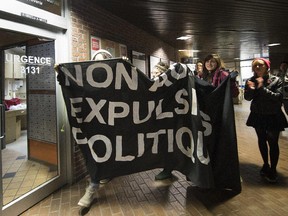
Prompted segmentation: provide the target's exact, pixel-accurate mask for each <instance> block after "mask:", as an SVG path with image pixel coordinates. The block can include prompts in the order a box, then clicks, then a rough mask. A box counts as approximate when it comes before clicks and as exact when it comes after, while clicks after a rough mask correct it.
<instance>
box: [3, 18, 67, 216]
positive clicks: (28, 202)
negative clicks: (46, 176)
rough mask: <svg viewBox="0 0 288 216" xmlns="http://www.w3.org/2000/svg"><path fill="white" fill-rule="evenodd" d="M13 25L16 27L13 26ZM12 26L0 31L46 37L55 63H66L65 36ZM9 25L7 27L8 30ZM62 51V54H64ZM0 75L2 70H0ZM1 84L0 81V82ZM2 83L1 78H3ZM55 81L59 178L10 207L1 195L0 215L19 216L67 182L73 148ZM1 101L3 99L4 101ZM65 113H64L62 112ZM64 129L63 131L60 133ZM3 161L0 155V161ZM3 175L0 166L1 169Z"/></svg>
mask: <svg viewBox="0 0 288 216" xmlns="http://www.w3.org/2000/svg"><path fill="white" fill-rule="evenodd" d="M14 24H15V25H14ZM14 24H12V25H11V21H8V20H3V21H2V20H1V24H0V31H2V30H7V31H14V32H16V33H17V32H18V33H24V34H30V35H33V36H36V37H43V38H49V39H51V40H54V42H55V63H57V62H67V61H68V59H69V52H67V50H69V40H68V39H67V38H68V37H67V33H63V31H59V30H58V31H55V29H53V30H52V29H51V30H46V29H40V28H37V27H33V26H29V25H25V24H20V23H14ZM8 26H9V28H8ZM19 29H21V30H22V31H21V32H20V31H19ZM63 50H65V52H63ZM1 72H2V70H1ZM0 80H1V82H2V79H0ZM3 82H4V77H3ZM55 82H56V101H57V102H56V110H57V113H56V118H57V123H56V124H57V125H56V126H57V146H58V161H59V163H58V176H56V177H54V178H52V179H51V180H49V181H47V182H45V183H44V184H42V185H40V186H39V187H37V188H35V189H33V190H31V191H30V192H28V193H26V194H24V195H23V196H21V197H19V198H17V199H15V200H13V201H12V202H10V203H9V204H7V205H5V206H3V196H1V198H0V201H1V204H2V210H0V215H18V214H20V213H22V212H23V211H25V210H27V209H29V208H30V207H31V206H33V205H35V204H36V203H37V202H39V201H41V200H42V199H44V198H45V197H47V196H48V195H50V194H51V193H52V192H53V191H56V190H57V189H59V188H61V187H62V186H63V185H65V184H67V183H69V182H70V181H71V180H69V177H68V176H69V173H71V172H72V166H71V152H72V147H71V146H70V145H69V144H68V143H70V139H71V134H70V130H69V129H68V128H69V124H68V119H67V115H66V113H65V112H66V108H65V104H64V100H63V97H62V92H61V88H60V86H59V85H58V82H57V80H56V79H55ZM3 99H4V98H3ZM63 112H64V113H63ZM63 129H64V130H63ZM1 160H2V158H1V154H0V161H1ZM0 172H1V175H2V166H1V168H0ZM0 189H1V195H2V178H1V179H0Z"/></svg>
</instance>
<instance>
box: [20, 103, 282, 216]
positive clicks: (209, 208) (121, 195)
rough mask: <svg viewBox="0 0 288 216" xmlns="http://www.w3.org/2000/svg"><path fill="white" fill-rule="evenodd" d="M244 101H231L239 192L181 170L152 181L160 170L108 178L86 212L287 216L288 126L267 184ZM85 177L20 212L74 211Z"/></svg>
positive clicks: (115, 215) (128, 215)
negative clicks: (205, 185) (197, 180)
mask: <svg viewBox="0 0 288 216" xmlns="http://www.w3.org/2000/svg"><path fill="white" fill-rule="evenodd" d="M249 105H250V103H249V102H247V101H243V103H242V104H237V105H234V107H235V116H236V128H237V138H238V150H239V160H240V173H241V177H242V181H243V182H242V192H241V193H240V194H238V195H236V196H232V197H228V196H227V194H226V195H225V194H223V193H222V194H221V193H219V192H215V191H214V192H212V191H204V190H201V189H197V188H194V187H192V186H191V183H190V182H187V181H186V180H185V177H184V176H183V175H182V174H180V173H179V172H175V171H174V172H173V174H174V175H175V178H174V179H172V180H166V181H162V182H156V181H154V176H155V174H157V173H158V171H159V170H160V169H155V170H149V171H146V172H141V173H136V174H133V175H128V176H122V177H118V178H115V179H112V181H110V182H109V183H107V184H106V185H103V186H101V188H100V189H99V191H98V193H97V194H95V200H94V204H93V205H92V207H91V209H90V211H89V212H88V213H87V214H86V215H98V216H109V215H111V216H141V215H143V216H144V215H147V216H148V215H149V216H156V215H157V216H158V215H161V216H176V215H177V216H179V215H181V216H188V215H189V216H194V215H195V216H196V215H205V216H206V215H229V216H231V215H238V216H250V215H251V216H252V215H253V216H255V215H259V216H260V215H261V216H263V215H269V216H271V215H272V216H276V215H288V187H287V186H288V179H287V178H288V129H286V131H284V132H282V133H281V137H280V141H279V145H280V160H279V164H278V174H279V181H278V183H277V184H269V183H267V182H266V181H265V180H264V179H262V178H261V177H260V175H259V170H260V169H261V167H262V160H261V158H260V153H259V151H258V146H257V141H256V134H255V132H254V129H253V128H250V127H247V126H246V125H245V122H246V119H247V116H248V114H249ZM86 183H87V181H86V179H83V180H81V181H79V182H77V183H75V184H74V185H71V186H69V185H67V186H65V187H63V188H62V189H60V190H59V191H56V192H54V193H53V194H52V195H50V196H49V197H47V198H46V199H44V200H43V201H41V202H40V203H38V204H37V205H35V206H34V207H32V208H31V209H29V210H28V211H27V212H24V213H23V214H22V215H23V216H28V215H29V216H30V215H34V216H36V215H39V216H40V215H41V216H45V215H49V216H50V215H51V216H52V215H53V216H54V215H55V216H56V215H59V216H60V215H61V216H64V215H67V216H73V215H78V211H79V209H80V207H79V206H77V202H78V200H79V199H80V197H81V196H82V195H83V193H84V190H85V187H86Z"/></svg>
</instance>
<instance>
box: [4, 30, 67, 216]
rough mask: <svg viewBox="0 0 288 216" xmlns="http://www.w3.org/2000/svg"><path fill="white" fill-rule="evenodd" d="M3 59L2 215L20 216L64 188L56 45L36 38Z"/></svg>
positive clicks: (7, 50)
mask: <svg viewBox="0 0 288 216" xmlns="http://www.w3.org/2000/svg"><path fill="white" fill-rule="evenodd" d="M16 36H19V35H16ZM0 39H1V38H0ZM1 56H2V57H1V68H2V70H1V83H3V85H1V89H0V92H1V103H0V104H1V119H0V120H1V134H0V135H1V136H0V137H1V147H2V149H1V158H2V161H1V167H2V195H3V196H2V203H3V208H2V214H3V215H18V214H19V213H21V212H23V211H25V210H26V209H27V208H29V207H30V206H32V205H34V204H35V203H37V202H39V201H40V200H41V199H43V198H44V197H45V196H47V195H49V194H50V193H51V191H53V190H56V189H57V188H59V187H60V186H61V185H62V184H63V173H61V172H60V157H59V146H58V142H57V137H58V136H57V128H58V127H57V107H56V78H55V72H54V62H55V44H54V41H53V40H50V41H47V40H44V41H43V40H39V39H38V38H36V37H32V36H31V39H29V40H27V41H24V42H23V43H21V44H18V45H12V46H9V47H7V48H5V49H2V55H1ZM60 174H61V175H60Z"/></svg>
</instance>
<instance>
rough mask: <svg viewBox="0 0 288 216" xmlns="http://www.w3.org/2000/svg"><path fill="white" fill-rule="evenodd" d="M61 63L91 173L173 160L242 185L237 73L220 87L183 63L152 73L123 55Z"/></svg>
mask: <svg viewBox="0 0 288 216" xmlns="http://www.w3.org/2000/svg"><path fill="white" fill-rule="evenodd" d="M56 69H57V71H58V81H59V83H60V85H61V86H62V91H63V96H64V100H65V103H66V108H67V113H68V118H69V122H70V125H71V128H72V134H73V136H74V138H75V141H76V142H77V144H79V147H80V149H81V150H82V152H83V154H84V157H85V159H86V162H87V168H88V171H89V173H90V175H91V177H92V179H94V180H100V179H104V178H108V177H109V178H111V177H116V176H121V175H127V174H131V173H135V172H140V171H144V170H149V169H154V168H164V167H166V168H170V169H173V170H178V171H180V172H181V173H183V174H184V175H186V176H187V177H188V178H189V179H190V180H191V181H192V182H193V184H194V185H197V186H199V187H203V188H225V189H232V190H235V191H237V192H240V191H241V183H240V175H239V162H238V152H237V140H236V131H235V120H234V109H233V102H232V97H231V92H230V78H227V79H226V80H225V81H224V82H223V83H222V84H221V86H219V87H218V88H216V89H215V88H214V87H213V86H211V85H209V84H208V83H207V82H205V81H203V80H200V79H198V78H197V77H194V76H192V74H191V72H190V71H189V69H188V68H187V66H186V65H184V64H180V63H178V64H175V65H174V66H171V67H170V69H169V70H168V71H166V73H163V74H162V75H161V76H160V77H158V78H156V79H155V80H151V79H149V78H148V77H147V76H146V75H145V74H144V73H142V72H141V71H139V70H138V69H137V68H135V67H134V66H133V65H131V64H130V63H129V62H127V61H125V60H122V59H109V60H103V61H87V62H75V63H67V64H60V65H58V66H57V68H56Z"/></svg>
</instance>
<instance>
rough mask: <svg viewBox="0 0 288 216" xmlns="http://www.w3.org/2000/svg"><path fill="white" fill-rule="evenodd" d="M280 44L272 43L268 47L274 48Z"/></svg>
mask: <svg viewBox="0 0 288 216" xmlns="http://www.w3.org/2000/svg"><path fill="white" fill-rule="evenodd" d="M279 45H280V43H271V44H267V46H269V47H272V46H279Z"/></svg>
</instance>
